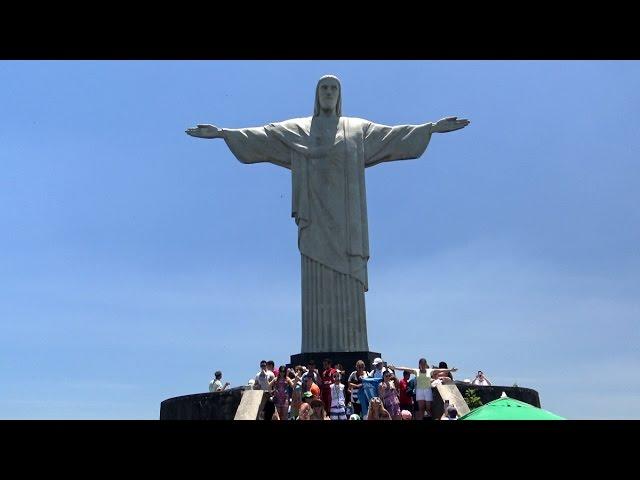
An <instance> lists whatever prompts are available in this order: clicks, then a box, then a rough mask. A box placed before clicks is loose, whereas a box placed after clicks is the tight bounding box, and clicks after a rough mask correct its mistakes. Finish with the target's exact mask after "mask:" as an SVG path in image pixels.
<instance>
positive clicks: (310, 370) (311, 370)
mask: <svg viewBox="0 0 640 480" xmlns="http://www.w3.org/2000/svg"><path fill="white" fill-rule="evenodd" d="M308 375H311V376H312V377H313V383H315V384H316V385H320V373H318V370H316V362H314V361H313V360H309V361H308V362H307V371H306V372H305V373H304V374H303V375H302V389H303V390H304V391H305V392H306V391H307V390H306V385H307V382H306V380H307V376H308Z"/></svg>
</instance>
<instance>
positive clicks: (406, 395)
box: [398, 370, 413, 420]
mask: <svg viewBox="0 0 640 480" xmlns="http://www.w3.org/2000/svg"><path fill="white" fill-rule="evenodd" d="M410 377H411V372H409V371H406V370H405V371H403V372H402V380H400V381H399V382H398V396H399V400H400V409H401V410H408V411H409V412H413V398H412V397H411V394H412V393H413V392H412V391H411V390H410V388H409V382H410V380H409V378H410ZM403 420H404V419H403Z"/></svg>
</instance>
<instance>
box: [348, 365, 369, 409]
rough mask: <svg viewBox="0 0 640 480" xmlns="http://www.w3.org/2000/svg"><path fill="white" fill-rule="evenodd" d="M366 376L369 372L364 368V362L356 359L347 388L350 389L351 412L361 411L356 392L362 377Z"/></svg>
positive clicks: (360, 384) (358, 389)
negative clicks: (354, 368)
mask: <svg viewBox="0 0 640 480" xmlns="http://www.w3.org/2000/svg"><path fill="white" fill-rule="evenodd" d="M368 376H369V372H367V371H366V370H365V369H364V362H363V361H362V360H358V361H357V362H356V370H355V371H354V372H351V375H349V380H348V384H349V389H350V390H351V404H352V405H353V412H354V413H356V414H358V415H360V413H361V412H362V405H361V404H360V399H359V398H358V392H359V391H360V387H361V386H362V379H363V378H367V377H368Z"/></svg>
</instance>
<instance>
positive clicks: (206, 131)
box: [185, 123, 222, 138]
mask: <svg viewBox="0 0 640 480" xmlns="http://www.w3.org/2000/svg"><path fill="white" fill-rule="evenodd" d="M185 133H186V134H187V135H191V136H192V137H199V138H220V137H222V129H221V128H218V127H216V126H214V125H209V124H205V123H199V124H198V126H197V127H196V128H187V129H186V130H185Z"/></svg>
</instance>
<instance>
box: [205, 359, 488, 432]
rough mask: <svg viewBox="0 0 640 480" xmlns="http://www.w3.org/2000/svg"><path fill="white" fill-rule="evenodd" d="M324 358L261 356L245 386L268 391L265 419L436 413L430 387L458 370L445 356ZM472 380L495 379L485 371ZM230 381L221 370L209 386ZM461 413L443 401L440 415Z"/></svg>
mask: <svg viewBox="0 0 640 480" xmlns="http://www.w3.org/2000/svg"><path fill="white" fill-rule="evenodd" d="M322 363H323V364H322V368H321V369H319V368H317V366H316V364H315V362H314V361H313V360H310V361H309V363H308V364H307V365H306V366H303V365H297V366H295V367H294V368H288V367H286V366H284V365H283V366H280V367H278V368H276V367H275V362H273V361H272V360H269V361H265V360H262V361H261V362H260V370H259V371H258V373H257V374H256V375H255V377H254V378H252V379H250V380H249V382H248V384H247V388H252V389H254V390H264V391H267V392H269V394H270V395H269V398H268V400H267V402H266V405H265V407H264V410H263V412H262V415H263V417H264V419H265V420H425V419H432V418H433V417H432V408H431V406H432V402H433V393H432V387H436V386H437V385H438V384H439V383H442V384H447V383H453V375H452V372H455V371H456V370H457V369H456V368H449V367H448V366H447V363H446V362H440V363H439V365H438V367H437V368H432V367H429V365H428V363H427V360H426V359H424V358H421V359H420V360H419V361H418V367H417V368H411V367H403V366H394V365H388V364H387V363H386V362H384V361H383V360H382V359H381V358H376V359H374V361H373V363H372V368H371V369H370V370H367V369H366V365H365V363H364V362H363V361H362V360H359V361H358V362H356V370H354V371H353V372H346V371H345V369H344V368H343V366H342V365H341V364H339V363H338V364H335V365H334V364H333V363H332V362H331V359H329V358H326V359H324V361H323V362H322ZM396 371H402V375H401V376H398V375H397V374H396ZM470 383H472V384H474V385H491V383H490V382H489V380H488V379H487V378H486V377H485V376H484V374H483V373H482V372H481V371H479V372H478V375H476V377H475V378H474V380H473V381H472V382H470ZM228 386H229V383H228V382H225V383H223V382H222V372H220V371H217V372H215V378H214V379H213V380H212V381H211V383H210V384H209V391H211V392H219V391H223V390H225V389H226V388H227V387H228ZM372 389H373V390H372ZM361 390H362V391H361ZM365 393H366V394H365ZM363 403H364V404H363ZM457 418H458V412H457V410H456V408H455V406H454V405H445V411H444V413H443V415H442V417H440V420H456V419H457Z"/></svg>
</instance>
